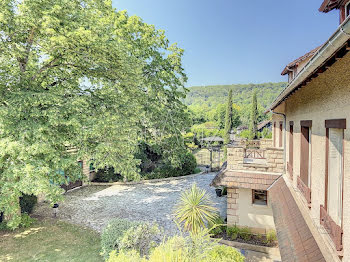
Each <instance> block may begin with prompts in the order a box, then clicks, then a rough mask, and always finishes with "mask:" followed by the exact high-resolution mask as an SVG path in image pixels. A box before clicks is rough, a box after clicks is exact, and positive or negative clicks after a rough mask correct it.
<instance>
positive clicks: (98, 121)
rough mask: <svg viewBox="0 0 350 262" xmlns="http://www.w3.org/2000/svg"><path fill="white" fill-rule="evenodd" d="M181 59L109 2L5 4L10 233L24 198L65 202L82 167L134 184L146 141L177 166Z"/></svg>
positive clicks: (7, 0)
mask: <svg viewBox="0 0 350 262" xmlns="http://www.w3.org/2000/svg"><path fill="white" fill-rule="evenodd" d="M182 54H183V50H182V49H180V48H178V47H177V46H176V45H170V44H169V41H168V40H167V38H166V37H165V35H164V32H163V31H160V30H156V29H155V28H154V26H152V25H148V24H146V23H144V22H142V20H141V19H140V18H138V17H135V16H132V17H129V16H128V15H127V13H126V12H116V11H115V10H114V9H113V8H112V4H111V1H103V0H61V1H56V0H23V1H16V0H2V1H1V2H0V92H1V93H0V148H1V149H0V212H1V211H2V212H4V213H5V216H6V218H7V220H8V225H9V226H10V227H13V228H15V227H17V226H18V224H19V222H20V216H19V212H18V211H19V203H18V199H19V197H20V196H21V195H22V194H34V195H38V194H44V195H45V196H46V198H47V199H48V200H50V201H52V202H53V201H57V199H58V198H59V196H60V194H61V191H62V190H61V189H60V184H62V183H67V182H69V181H74V180H76V179H78V178H79V177H80V176H81V171H80V169H79V165H78V163H77V160H82V159H87V160H91V159H93V161H94V165H95V166H96V167H104V166H110V167H113V168H114V169H115V171H116V172H118V173H120V174H122V175H123V176H124V177H126V178H128V179H135V178H137V177H138V172H137V165H138V163H139V160H137V159H135V158H134V154H135V151H136V149H137V144H138V141H140V140H141V139H142V140H146V141H147V140H152V141H156V140H159V141H160V143H163V144H164V150H165V152H166V153H168V157H169V159H171V160H172V161H173V162H175V163H176V161H178V160H177V159H176V158H174V157H173V156H174V153H173V151H175V152H176V151H177V150H178V151H180V150H183V146H182V145H181V141H180V138H181V132H182V131H183V129H184V128H185V127H186V126H187V124H188V118H187V115H186V113H185V106H184V105H183V104H182V103H181V102H180V99H182V98H183V97H184V92H185V91H184V88H183V85H184V82H185V81H186V76H185V74H184V72H183V68H182V65H181V56H182ZM164 138H166V139H164ZM162 141H166V143H165V142H162ZM171 148H172V149H173V151H172V150H171ZM62 170H63V171H65V175H62V172H61V171H62Z"/></svg>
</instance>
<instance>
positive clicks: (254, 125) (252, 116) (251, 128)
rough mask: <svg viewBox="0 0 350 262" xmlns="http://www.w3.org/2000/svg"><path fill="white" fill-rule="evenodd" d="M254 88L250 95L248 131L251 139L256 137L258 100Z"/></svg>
mask: <svg viewBox="0 0 350 262" xmlns="http://www.w3.org/2000/svg"><path fill="white" fill-rule="evenodd" d="M256 93H257V92H256V90H254V93H253V97H252V109H251V110H252V111H251V114H250V126H249V131H250V133H251V138H252V139H257V138H258V101H257V97H256Z"/></svg>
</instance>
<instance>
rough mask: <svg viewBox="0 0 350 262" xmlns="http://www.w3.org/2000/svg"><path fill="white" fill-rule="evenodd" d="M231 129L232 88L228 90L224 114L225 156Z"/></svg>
mask: <svg viewBox="0 0 350 262" xmlns="http://www.w3.org/2000/svg"><path fill="white" fill-rule="evenodd" d="M231 130H232V89H230V91H229V92H228V98H227V105H226V115H225V131H224V132H225V133H224V144H225V157H226V156H227V144H229V143H230V133H231Z"/></svg>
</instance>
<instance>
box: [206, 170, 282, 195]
mask: <svg viewBox="0 0 350 262" xmlns="http://www.w3.org/2000/svg"><path fill="white" fill-rule="evenodd" d="M280 176H281V175H280V174H278V173H276V174H273V173H265V172H252V171H244V170H224V171H222V172H219V174H218V175H216V177H215V178H214V179H213V181H212V183H211V185H212V186H234V187H239V188H249V189H256V190H267V189H268V188H269V187H270V186H271V185H272V184H273V183H274V182H275V181H276V180H277V179H278V178H279V177H280Z"/></svg>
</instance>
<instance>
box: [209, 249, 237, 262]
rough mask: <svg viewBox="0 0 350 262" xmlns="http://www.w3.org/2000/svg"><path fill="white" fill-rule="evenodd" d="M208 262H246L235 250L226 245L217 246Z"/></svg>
mask: <svg viewBox="0 0 350 262" xmlns="http://www.w3.org/2000/svg"><path fill="white" fill-rule="evenodd" d="M205 261H206V262H231V261H235V262H244V257H243V256H242V255H241V254H240V253H239V252H238V251H237V250H236V249H234V248H232V247H229V246H224V245H218V246H215V247H214V248H213V249H212V250H211V251H209V254H208V257H207V258H206V260H205Z"/></svg>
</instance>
